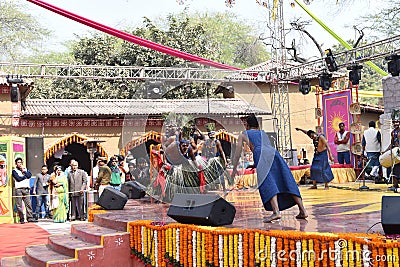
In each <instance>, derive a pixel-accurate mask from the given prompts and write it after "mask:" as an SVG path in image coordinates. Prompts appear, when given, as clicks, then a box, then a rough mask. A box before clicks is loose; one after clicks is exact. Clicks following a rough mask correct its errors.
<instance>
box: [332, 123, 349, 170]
mask: <svg viewBox="0 0 400 267" xmlns="http://www.w3.org/2000/svg"><path fill="white" fill-rule="evenodd" d="M339 129H340V130H339V132H337V133H336V135H335V140H334V142H335V144H336V145H337V147H336V151H337V158H338V162H339V163H340V164H344V163H346V164H350V132H348V131H346V130H345V126H344V123H343V122H341V123H339Z"/></svg>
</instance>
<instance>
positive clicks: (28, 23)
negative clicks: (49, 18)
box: [0, 1, 49, 61]
mask: <svg viewBox="0 0 400 267" xmlns="http://www.w3.org/2000/svg"><path fill="white" fill-rule="evenodd" d="M0 25H1V27H0V54H1V55H2V56H1V57H0V59H1V60H13V61H15V60H18V59H21V58H23V54H24V55H25V54H26V52H27V51H31V52H32V51H34V50H35V48H37V47H38V46H40V42H41V41H42V40H43V39H44V38H45V37H46V36H48V35H49V31H48V30H46V29H45V28H43V27H41V26H40V24H39V22H38V21H37V20H36V19H35V18H34V17H32V16H31V15H29V14H28V13H26V12H25V10H24V8H23V6H19V5H17V4H15V3H14V1H0Z"/></svg>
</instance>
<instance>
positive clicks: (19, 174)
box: [12, 157, 37, 223]
mask: <svg viewBox="0 0 400 267" xmlns="http://www.w3.org/2000/svg"><path fill="white" fill-rule="evenodd" d="M23 164H24V161H23V160H22V158H19V157H18V158H16V159H15V165H16V167H15V169H14V170H13V171H12V177H13V178H14V181H15V183H14V187H15V188H14V189H15V190H14V196H15V197H16V198H15V205H16V206H17V212H18V216H19V222H20V223H25V218H24V217H25V216H24V210H23V208H22V201H24V204H25V209H26V219H27V221H28V222H37V220H35V219H34V218H33V216H32V205H31V200H30V197H29V189H30V188H29V187H30V185H29V179H30V178H31V177H32V173H31V172H30V171H29V170H28V169H27V168H25V167H24V165H23Z"/></svg>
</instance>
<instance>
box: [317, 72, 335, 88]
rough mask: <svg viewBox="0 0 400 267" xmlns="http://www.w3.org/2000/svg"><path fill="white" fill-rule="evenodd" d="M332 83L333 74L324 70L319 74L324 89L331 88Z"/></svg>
mask: <svg viewBox="0 0 400 267" xmlns="http://www.w3.org/2000/svg"><path fill="white" fill-rule="evenodd" d="M331 85H332V74H330V73H326V72H323V73H321V74H320V75H319V86H320V87H322V89H323V90H329V88H331Z"/></svg>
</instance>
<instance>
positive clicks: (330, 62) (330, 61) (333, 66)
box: [325, 49, 338, 72]
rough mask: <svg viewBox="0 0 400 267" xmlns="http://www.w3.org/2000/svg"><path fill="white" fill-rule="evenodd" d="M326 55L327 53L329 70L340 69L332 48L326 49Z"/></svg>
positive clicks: (326, 60) (326, 61)
mask: <svg viewBox="0 0 400 267" xmlns="http://www.w3.org/2000/svg"><path fill="white" fill-rule="evenodd" d="M325 55H326V58H325V63H326V65H327V67H328V70H329V71H330V72H333V71H337V70H338V66H337V63H336V60H335V57H334V56H333V54H332V50H331V49H326V50H325Z"/></svg>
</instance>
